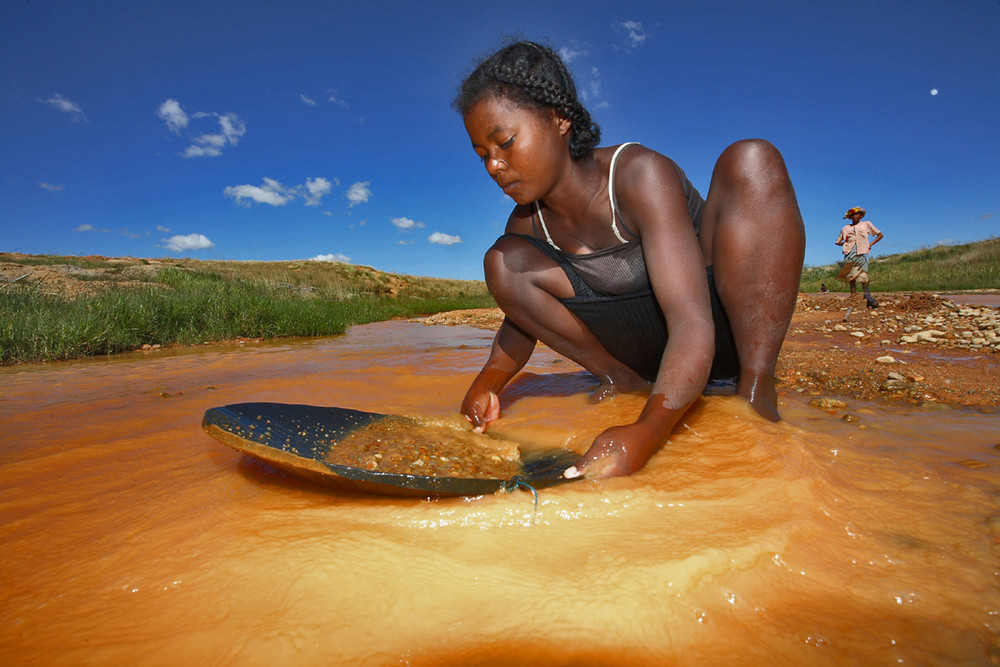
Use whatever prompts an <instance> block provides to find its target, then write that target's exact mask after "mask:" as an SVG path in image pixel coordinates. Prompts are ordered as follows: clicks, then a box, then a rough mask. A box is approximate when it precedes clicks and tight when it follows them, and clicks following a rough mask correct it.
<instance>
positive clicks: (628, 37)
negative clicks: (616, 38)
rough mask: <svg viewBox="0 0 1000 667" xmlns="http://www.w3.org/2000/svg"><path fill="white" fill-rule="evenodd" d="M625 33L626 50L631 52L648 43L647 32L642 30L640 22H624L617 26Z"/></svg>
mask: <svg viewBox="0 0 1000 667" xmlns="http://www.w3.org/2000/svg"><path fill="white" fill-rule="evenodd" d="M617 27H618V28H619V29H621V30H624V31H625V49H626V50H631V49H634V48H636V47H639V46H642V44H643V42H645V41H646V31H645V30H643V28H642V23H641V22H640V21H623V22H621V23H619V24H618V26H617Z"/></svg>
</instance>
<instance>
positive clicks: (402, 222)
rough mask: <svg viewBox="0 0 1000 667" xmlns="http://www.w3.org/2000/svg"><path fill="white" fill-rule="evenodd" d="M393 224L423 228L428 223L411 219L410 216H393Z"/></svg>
mask: <svg viewBox="0 0 1000 667" xmlns="http://www.w3.org/2000/svg"><path fill="white" fill-rule="evenodd" d="M392 224H394V225H396V226H397V227H399V228H400V229H423V228H424V227H426V226H427V225H425V224H424V223H422V222H416V221H414V220H410V219H409V218H393V219H392Z"/></svg>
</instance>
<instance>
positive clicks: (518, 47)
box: [452, 42, 601, 160]
mask: <svg viewBox="0 0 1000 667" xmlns="http://www.w3.org/2000/svg"><path fill="white" fill-rule="evenodd" d="M486 98H503V99H506V100H507V101H509V102H510V103H512V104H513V105H515V106H516V107H518V108H529V109H539V110H545V109H554V110H555V112H556V113H558V114H559V115H560V116H562V117H563V118H566V119H567V120H569V121H570V123H571V124H572V130H571V131H570V136H569V154H570V156H571V157H572V158H573V159H574V160H579V159H580V158H582V157H586V156H588V155H590V154H591V152H592V151H593V150H594V147H595V146H597V144H598V143H599V142H600V140H601V128H600V127H598V125H597V123H595V122H594V121H593V119H592V118H591V117H590V114H589V113H588V112H587V110H586V109H585V108H584V107H583V104H582V103H581V102H580V100H579V98H578V97H577V94H576V86H575V85H574V84H573V77H572V76H570V73H569V70H567V69H566V65H565V64H563V61H562V59H561V58H559V55H558V54H556V52H555V51H553V50H552V49H550V48H548V47H546V46H542V45H540V44H535V43H534V42H517V43H514V44H511V45H510V46H507V47H504V48H502V49H500V50H499V51H497V52H496V53H494V54H493V55H492V56H490V57H489V58H487V59H486V60H484V61H483V62H481V63H480V64H479V66H478V67H476V69H475V70H473V72H472V74H470V75H469V76H468V77H466V79H465V81H463V82H462V85H461V86H460V87H459V91H458V95H457V96H456V97H455V101H454V102H453V103H452V106H453V107H454V108H455V109H456V110H457V111H458V112H459V113H461V114H462V115H463V116H464V115H465V114H466V113H468V111H469V109H471V108H472V107H473V106H474V105H475V104H476V103H477V102H479V101H480V100H482V99H486Z"/></svg>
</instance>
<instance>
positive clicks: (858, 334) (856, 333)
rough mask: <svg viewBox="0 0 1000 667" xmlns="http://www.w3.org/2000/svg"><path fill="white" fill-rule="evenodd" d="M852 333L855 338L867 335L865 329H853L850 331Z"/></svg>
mask: <svg viewBox="0 0 1000 667" xmlns="http://www.w3.org/2000/svg"><path fill="white" fill-rule="evenodd" d="M850 335H851V336H854V337H855V338H864V337H865V332H864V331H852V332H851V333H850Z"/></svg>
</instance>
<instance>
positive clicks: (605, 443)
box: [563, 421, 663, 479]
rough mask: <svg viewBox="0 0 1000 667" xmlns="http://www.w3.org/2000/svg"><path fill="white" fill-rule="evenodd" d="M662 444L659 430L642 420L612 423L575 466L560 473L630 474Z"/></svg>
mask: <svg viewBox="0 0 1000 667" xmlns="http://www.w3.org/2000/svg"><path fill="white" fill-rule="evenodd" d="M662 444H663V443H662V442H661V438H660V436H659V429H655V428H651V427H650V426H648V425H646V424H644V423H643V422H641V421H640V422H637V423H635V424H627V425H624V426H612V427H611V428H609V429H607V430H606V431H604V432H603V433H601V434H600V435H599V436H597V438H596V439H595V440H594V444H592V445H591V446H590V449H588V450H587V453H586V454H584V455H583V456H582V457H581V458H580V460H579V461H577V462H576V465H574V466H572V467H571V468H568V469H567V470H566V472H564V473H563V477H565V478H566V479H575V478H577V477H587V478H588V479H598V478H603V477H617V476H619V475H631V474H632V473H634V472H635V471H636V470H638V469H639V468H641V467H642V466H644V465H645V464H646V461H648V460H649V457H651V456H652V455H653V453H654V452H656V450H658V449H659V448H660V446H661V445H662Z"/></svg>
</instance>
